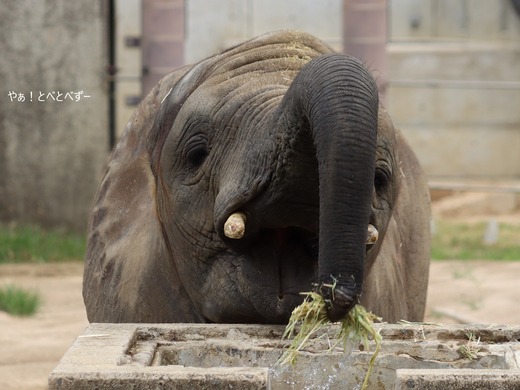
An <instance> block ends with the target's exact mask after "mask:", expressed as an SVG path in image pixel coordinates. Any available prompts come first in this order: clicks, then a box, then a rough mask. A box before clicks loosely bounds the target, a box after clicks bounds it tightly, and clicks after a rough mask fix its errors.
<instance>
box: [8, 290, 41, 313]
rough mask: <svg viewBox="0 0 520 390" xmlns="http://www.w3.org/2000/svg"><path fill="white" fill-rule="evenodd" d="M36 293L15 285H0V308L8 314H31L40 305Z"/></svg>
mask: <svg viewBox="0 0 520 390" xmlns="http://www.w3.org/2000/svg"><path fill="white" fill-rule="evenodd" d="M40 304H41V299H40V297H39V295H38V294H36V293H35V292H32V291H27V290H24V289H22V288H20V287H16V286H12V285H9V286H5V287H0V310H1V311H5V312H7V313H9V314H12V315H16V316H21V317H26V316H31V315H33V314H34V313H36V311H37V310H38V308H39V307H40Z"/></svg>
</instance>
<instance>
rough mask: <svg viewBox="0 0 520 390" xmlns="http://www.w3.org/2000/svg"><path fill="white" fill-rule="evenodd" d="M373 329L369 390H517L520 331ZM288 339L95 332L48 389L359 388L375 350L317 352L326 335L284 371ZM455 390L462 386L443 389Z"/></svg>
mask: <svg viewBox="0 0 520 390" xmlns="http://www.w3.org/2000/svg"><path fill="white" fill-rule="evenodd" d="M377 327H378V329H379V330H380V332H381V335H382V336H383V345H382V348H381V352H380V354H379V356H378V358H377V359H376V364H375V366H374V370H373V372H372V375H371V377H370V381H369V388H371V389H372V388H377V389H395V388H397V389H401V388H402V389H409V388H414V387H410V386H416V387H415V388H430V387H422V385H420V384H423V383H430V382H431V383H434V381H437V382H439V381H440V382H439V383H448V382H442V381H441V379H438V378H444V377H446V378H448V379H447V380H452V382H453V381H455V382H454V383H455V384H456V385H457V386H458V385H459V384H460V383H459V382H458V378H461V379H460V380H461V381H462V382H461V383H473V384H474V383H484V385H485V384H487V383H490V384H498V385H502V384H505V385H504V386H510V384H511V383H512V384H515V385H516V384H518V376H515V375H504V373H506V374H507V373H513V374H514V373H518V371H519V364H520V361H519V359H518V354H519V353H520V342H519V340H520V326H512V327H501V326H479V325H471V326H462V325H447V326H440V325H431V324H430V325H426V324H403V325H390V324H378V325H377ZM282 332H283V327H281V326H267V325H223V324H91V325H90V326H89V327H88V328H87V329H86V330H85V332H84V333H83V334H82V335H81V336H79V337H78V339H77V340H76V341H75V342H74V344H73V345H72V346H71V348H70V349H69V351H67V353H66V354H65V355H64V356H63V358H62V359H61V361H60V363H59V364H58V366H57V367H56V368H55V369H54V371H53V372H52V373H51V375H50V376H49V389H50V390H57V389H59V390H65V389H67V390H69V389H90V388H103V389H131V388H139V389H152V388H153V389H166V388H176V389H224V388H225V389H228V388H233V389H302V388H306V386H313V387H312V388H324V389H344V388H355V387H356V386H359V384H360V383H361V382H362V381H363V379H364V376H365V373H366V369H367V366H368V362H369V360H370V358H371V352H370V351H365V350H363V349H362V348H361V349H360V347H359V345H358V344H357V343H350V345H348V348H347V349H348V350H347V352H344V351H341V350H337V351H334V352H332V353H325V352H321V351H323V350H324V349H326V346H328V341H327V338H325V337H323V338H320V339H316V340H314V342H313V344H312V345H311V346H310V347H308V348H306V349H305V351H302V353H301V355H300V357H299V360H298V363H297V364H296V365H295V366H289V367H287V366H279V365H278V364H276V361H277V360H278V358H279V356H280V355H281V353H282V351H283V347H284V345H286V343H285V342H283V341H282V340H281V337H282ZM477 340H478V341H477ZM463 347H465V348H466V349H469V351H471V355H469V354H467V353H465V352H464V350H463ZM370 350H373V346H371V347H370ZM403 369H408V371H406V370H403ZM461 370H462V371H461ZM458 373H462V374H464V375H462V376H458ZM450 378H451V379H450ZM479 378H480V379H479ZM478 380H481V381H482V382H477V381H478ZM428 381H430V382H428ZM464 381H465V382H464ZM468 381H473V382H468ZM449 383H451V382H449ZM396 386H397V387H396ZM399 386H401V387H399ZM402 386H408V387H402ZM417 386H419V387H417ZM431 388H437V387H431ZM452 388H453V389H459V388H464V387H447V385H445V387H444V389H446V390H447V389H452ZM471 388H480V387H471ZM482 388H486V387H482ZM489 388H491V387H489ZM497 388H504V389H510V388H514V387H497Z"/></svg>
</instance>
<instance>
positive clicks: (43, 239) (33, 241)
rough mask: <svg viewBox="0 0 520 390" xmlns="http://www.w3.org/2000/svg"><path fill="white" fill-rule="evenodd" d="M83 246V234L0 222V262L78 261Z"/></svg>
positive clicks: (84, 244) (82, 253)
mask: <svg viewBox="0 0 520 390" xmlns="http://www.w3.org/2000/svg"><path fill="white" fill-rule="evenodd" d="M85 246H86V240H85V237H84V236H83V235H78V234H72V233H66V232H63V231H58V230H43V229H40V228H38V227H34V226H14V227H13V226H6V225H0V264H2V263H41V262H58V261H70V260H82V259H83V256H84V254H85Z"/></svg>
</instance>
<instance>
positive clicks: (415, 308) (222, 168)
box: [83, 31, 430, 323]
mask: <svg viewBox="0 0 520 390" xmlns="http://www.w3.org/2000/svg"><path fill="white" fill-rule="evenodd" d="M236 211H240V212H242V213H244V214H245V215H246V216H247V222H246V233H245V236H244V237H243V238H241V239H230V238H228V237H226V236H225V235H224V233H223V226H224V223H225V221H226V219H227V218H228V217H229V215H231V214H232V213H234V212H236ZM369 223H372V224H373V225H374V226H375V227H376V228H377V229H378V230H379V240H378V242H377V243H376V244H375V245H373V246H368V245H366V238H367V226H368V224H369ZM429 249H430V241H429V195H428V189H427V185H426V181H425V177H424V174H423V173H422V171H421V169H420V167H419V164H418V162H417V160H416V158H415V156H414V155H413V153H412V151H411V150H410V148H409V147H408V145H407V144H406V142H405V141H404V140H403V138H402V136H401V134H400V132H399V131H397V130H396V129H395V128H394V127H393V125H392V122H391V120H390V118H389V117H388V115H387V113H386V111H385V110H384V108H383V107H382V106H380V105H379V103H378V95H377V90H376V87H375V83H374V80H373V79H372V76H371V75H370V73H369V72H368V71H367V70H366V69H365V68H364V66H363V65H362V64H361V63H360V62H359V61H357V60H355V59H353V58H351V57H348V56H344V55H339V54H334V53H333V51H332V50H331V49H330V48H329V47H328V46H326V45H325V44H324V43H322V42H320V41H319V40H317V39H315V38H314V37H312V36H309V35H306V34H302V33H297V32H288V31H285V32H279V33H273V34H267V35H265V36H261V37H259V38H257V39H253V40H251V41H248V42H246V43H244V44H242V45H239V46H236V47H234V48H232V49H230V50H228V51H225V52H223V53H221V54H218V55H216V56H214V57H211V58H208V59H206V60H204V61H202V62H200V63H198V64H196V65H193V66H187V67H184V68H182V69H180V70H177V71H175V72H173V73H171V74H169V75H168V76H166V77H165V78H164V79H162V80H161V81H160V82H159V83H158V85H157V86H156V87H155V88H154V89H153V90H152V91H151V93H150V94H149V95H148V96H147V97H146V99H145V100H144V101H143V102H142V103H141V104H140V106H139V107H138V109H137V111H136V112H135V114H134V115H133V117H132V118H131V120H130V122H129V124H128V126H127V129H126V131H125V133H124V134H123V136H122V138H121V140H120V141H119V143H118V145H117V146H116V148H115V150H114V152H113V154H112V156H111V160H110V162H109V164H108V167H107V170H106V173H105V176H104V178H103V180H102V183H101V186H100V189H99V192H98V194H97V198H96V201H95V206H94V210H93V213H92V218H91V224H90V230H89V240H88V248H87V254H86V261H85V273H84V284H83V295H84V299H85V304H86V308H87V314H88V319H89V320H90V321H91V322H253V323H286V322H287V320H288V318H289V316H290V313H291V311H292V310H293V308H294V307H295V306H296V305H298V304H299V303H301V301H302V296H301V295H300V294H299V293H300V292H302V291H310V290H312V289H313V288H315V286H318V287H317V288H318V290H319V291H320V293H321V294H322V295H323V296H324V297H325V298H326V299H327V302H328V308H327V311H328V316H329V318H330V319H331V320H338V319H340V318H342V317H343V316H344V315H346V314H347V313H348V311H349V310H350V308H351V307H352V306H353V305H354V304H355V303H357V302H358V301H359V300H360V301H361V303H362V304H364V305H365V306H366V307H367V308H368V309H370V310H372V311H373V312H375V313H376V314H378V315H379V316H381V317H383V319H384V320H385V321H389V322H395V321H398V320H400V319H407V320H410V321H420V320H422V318H423V315H424V307H425V300H426V288H427V281H428V269H429ZM333 284H334V285H335V287H334V289H333V290H334V291H332V288H331V287H330V285H333Z"/></svg>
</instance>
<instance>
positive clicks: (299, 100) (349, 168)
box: [278, 54, 378, 321]
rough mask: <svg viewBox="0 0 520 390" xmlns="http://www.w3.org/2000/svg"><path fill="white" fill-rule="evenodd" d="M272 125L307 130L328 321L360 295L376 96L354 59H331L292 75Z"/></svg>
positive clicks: (321, 59)
mask: <svg viewBox="0 0 520 390" xmlns="http://www.w3.org/2000/svg"><path fill="white" fill-rule="evenodd" d="M280 110H281V111H280V117H279V120H278V121H279V122H278V123H279V126H280V127H282V128H285V130H281V131H287V129H289V131H290V132H294V133H295V134H294V136H295V137H299V135H298V133H301V132H302V131H307V130H306V129H309V130H310V133H311V137H312V139H313V141H314V147H315V150H316V159H317V162H318V176H319V177H318V180H319V253H318V268H319V280H318V283H319V288H320V293H321V294H322V295H323V297H324V298H325V299H326V302H327V303H328V308H327V314H328V317H329V319H330V320H331V321H337V320H339V319H341V318H343V317H344V316H345V315H346V314H347V313H348V311H349V310H350V309H351V308H352V307H353V306H354V305H355V304H356V303H357V301H358V298H359V295H360V294H361V289H362V282H363V276H364V262H365V253H366V246H365V245H366V242H367V226H368V223H369V219H370V212H371V201H372V191H373V179H374V170H375V152H376V137H377V116H378V93H377V87H376V85H375V82H374V80H373V78H372V76H371V74H370V73H369V71H368V70H366V69H365V67H364V66H363V65H362V64H361V63H360V62H359V61H358V60H357V59H355V58H353V57H349V56H345V55H339V54H331V55H325V56H321V57H318V58H317V59H315V60H313V61H311V62H309V63H308V64H307V65H306V66H304V67H303V68H302V70H301V71H300V72H299V73H298V75H297V77H296V78H295V79H294V81H293V83H292V84H291V86H290V88H289V90H288V91H287V93H286V95H285V97H284V100H283V101H282V103H281V105H280Z"/></svg>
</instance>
